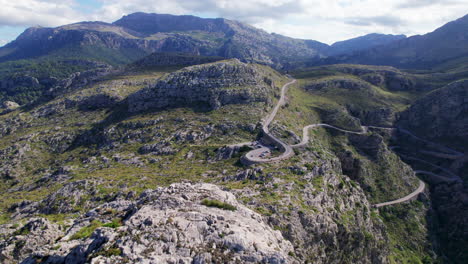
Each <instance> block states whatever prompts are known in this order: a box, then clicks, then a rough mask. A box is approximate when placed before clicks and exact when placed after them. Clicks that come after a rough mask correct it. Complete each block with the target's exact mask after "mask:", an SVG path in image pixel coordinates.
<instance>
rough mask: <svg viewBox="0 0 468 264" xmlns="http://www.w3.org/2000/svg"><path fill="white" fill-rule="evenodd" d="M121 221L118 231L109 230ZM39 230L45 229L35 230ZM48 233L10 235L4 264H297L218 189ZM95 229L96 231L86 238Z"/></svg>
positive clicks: (176, 193) (172, 192)
mask: <svg viewBox="0 0 468 264" xmlns="http://www.w3.org/2000/svg"><path fill="white" fill-rule="evenodd" d="M215 200H216V201H218V203H212V204H209V203H207V202H206V201H211V202H213V201H215ZM203 201H205V202H203ZM115 219H120V220H119V221H120V224H117V225H109V224H106V223H109V222H110V221H112V220H114V222H115ZM36 222H38V223H41V226H44V227H43V228H29V226H37V224H35V223H36ZM49 225H51V224H50V223H49V222H47V221H46V220H43V219H39V220H36V219H33V220H31V221H30V222H29V223H28V224H26V225H25V226H24V227H22V228H20V229H19V231H16V233H15V234H13V235H11V234H10V235H9V239H8V240H5V241H3V242H1V243H0V260H2V263H17V261H24V262H22V263H37V262H36V260H40V261H42V262H41V263H122V262H123V261H128V262H130V263H187V264H188V263H296V262H295V260H294V259H293V257H291V256H289V255H290V252H293V251H294V249H293V247H292V245H291V243H290V242H289V241H287V240H286V239H285V238H284V237H283V236H282V235H281V232H280V231H275V230H273V229H272V228H271V227H269V226H268V225H267V224H266V223H265V221H264V219H263V217H262V216H261V215H259V214H258V213H256V212H254V211H252V210H250V209H248V208H247V207H245V206H244V205H242V204H241V203H239V202H238V201H237V200H236V198H235V196H234V195H233V194H232V193H230V192H227V191H223V190H221V189H220V188H219V187H217V186H215V185H212V184H188V183H178V184H173V185H171V186H169V187H167V188H158V189H156V190H149V191H145V192H144V193H143V194H142V195H141V196H140V197H139V198H138V199H137V200H136V201H128V200H116V201H113V202H110V203H106V204H104V205H102V206H100V207H98V208H95V209H93V210H91V211H89V212H88V213H87V214H86V215H84V216H82V217H80V218H78V219H76V220H75V221H74V222H73V224H72V225H71V227H69V228H68V229H67V230H65V232H63V231H60V230H61V229H60V228H59V227H53V228H52V227H49ZM90 226H94V227H95V229H94V231H93V232H92V234H91V235H89V236H84V235H83V232H81V231H82V230H83V228H85V229H86V228H89V227H90ZM26 228H27V230H28V232H22V231H21V230H23V229H26ZM1 230H3V229H0V231H1ZM53 230H56V231H55V233H53V234H52V233H50V232H52V231H53ZM91 230H92V229H91ZM23 233H27V235H21V234H23ZM36 233H37V234H36ZM49 233H50V234H49ZM37 235H42V236H43V237H44V238H45V239H43V240H40V239H37ZM63 235H64V236H63ZM61 236H63V238H61ZM15 241H16V242H15ZM55 241H56V242H55ZM16 244H21V245H23V247H22V248H21V249H15V248H16V247H17V246H16ZM15 252H16V253H15ZM18 252H19V253H20V254H17V253H18Z"/></svg>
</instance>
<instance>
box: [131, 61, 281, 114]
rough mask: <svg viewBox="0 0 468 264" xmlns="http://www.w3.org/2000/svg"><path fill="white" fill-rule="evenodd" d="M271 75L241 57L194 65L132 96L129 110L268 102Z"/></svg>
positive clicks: (271, 87) (216, 106)
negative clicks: (246, 62)
mask: <svg viewBox="0 0 468 264" xmlns="http://www.w3.org/2000/svg"><path fill="white" fill-rule="evenodd" d="M270 78H271V76H268V75H267V74H265V73H262V72H261V70H259V69H257V67H255V66H253V65H248V64H244V63H242V62H239V61H238V60H231V61H226V62H218V63H214V64H207V65H200V66H192V67H188V68H185V69H183V70H181V71H177V72H175V73H173V74H171V75H169V76H168V77H166V78H165V79H163V80H161V81H159V82H158V83H156V84H155V85H154V86H152V87H148V88H146V89H143V90H141V91H139V92H137V93H136V94H134V95H132V96H130V97H129V100H128V103H129V111H130V112H137V111H143V110H146V109H150V108H159V109H161V108H164V107H171V106H172V107H174V106H182V105H196V104H201V105H202V106H203V105H204V106H208V107H209V108H211V109H215V108H219V107H220V106H222V105H227V104H246V103H251V102H268V100H269V96H268V94H269V93H271V90H272V89H274V84H273V81H272V79H270Z"/></svg>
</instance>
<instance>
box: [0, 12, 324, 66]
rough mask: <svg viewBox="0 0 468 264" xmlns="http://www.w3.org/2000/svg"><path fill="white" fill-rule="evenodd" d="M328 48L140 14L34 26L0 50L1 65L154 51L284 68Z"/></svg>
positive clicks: (241, 28)
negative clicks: (57, 25)
mask: <svg viewBox="0 0 468 264" xmlns="http://www.w3.org/2000/svg"><path fill="white" fill-rule="evenodd" d="M328 48H329V46H328V45H326V44H323V43H320V42H317V41H310V40H300V39H293V38H289V37H285V36H281V35H278V34H269V33H267V32H265V31H263V30H260V29H257V28H254V27H252V26H249V25H246V24H243V23H240V22H237V21H231V20H227V19H222V18H218V19H205V18H199V17H194V16H173V15H161V14H146V13H134V14H131V15H128V16H125V17H123V18H122V19H120V20H118V21H116V22H115V23H113V24H108V23H103V22H81V23H76V24H71V25H65V26H61V27H57V28H42V27H34V28H29V29H27V30H26V31H25V32H24V33H23V34H21V35H20V36H19V37H18V38H17V39H16V40H15V41H13V42H11V43H9V44H7V45H6V46H4V47H2V48H0V62H4V61H11V60H17V59H30V58H37V57H43V56H47V57H60V58H63V57H66V58H73V59H76V58H80V59H83V58H85V59H93V60H100V61H103V62H107V63H111V64H125V63H129V62H133V61H135V60H137V59H139V58H142V57H144V56H145V55H148V54H150V53H153V52H184V53H191V54H194V55H204V56H221V57H225V58H238V59H240V60H243V61H247V62H256V63H261V64H268V65H271V66H274V67H276V68H281V67H282V66H283V64H284V63H287V62H291V61H295V60H299V59H304V58H309V59H312V58H319V57H323V56H325V55H326V52H327V50H328Z"/></svg>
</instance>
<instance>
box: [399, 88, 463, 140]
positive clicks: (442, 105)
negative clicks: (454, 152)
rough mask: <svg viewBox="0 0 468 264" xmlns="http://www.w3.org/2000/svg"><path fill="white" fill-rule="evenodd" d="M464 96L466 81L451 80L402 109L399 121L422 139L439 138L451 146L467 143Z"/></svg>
mask: <svg viewBox="0 0 468 264" xmlns="http://www.w3.org/2000/svg"><path fill="white" fill-rule="evenodd" d="M467 98H468V81H466V80H463V81H457V82H454V83H452V84H449V85H447V86H446V87H443V88H441V89H439V90H436V91H433V92H431V93H429V94H428V95H426V96H424V97H423V98H421V99H419V100H418V101H416V102H415V103H414V104H413V105H412V106H411V107H410V108H409V109H408V110H406V111H405V112H403V113H402V116H401V119H400V121H399V124H400V125H401V126H403V127H405V128H408V129H410V130H411V131H414V132H415V133H416V134H417V135H419V136H420V137H422V138H425V139H429V140H436V141H437V140H441V141H442V142H447V143H449V144H452V145H453V146H454V147H457V146H460V143H462V144H465V146H466V144H467V143H468V142H467V140H466V139H467V137H468V100H467ZM450 142H452V143H450ZM455 142H457V143H455Z"/></svg>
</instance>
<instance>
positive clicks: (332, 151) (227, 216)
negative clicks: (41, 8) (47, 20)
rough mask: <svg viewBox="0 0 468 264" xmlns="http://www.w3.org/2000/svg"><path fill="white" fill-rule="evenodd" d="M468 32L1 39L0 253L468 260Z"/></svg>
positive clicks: (27, 35)
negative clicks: (321, 37) (325, 37)
mask: <svg viewBox="0 0 468 264" xmlns="http://www.w3.org/2000/svg"><path fill="white" fill-rule="evenodd" d="M187 3H188V2H187ZM192 4H193V3H192ZM192 4H190V5H192ZM290 4H292V3H286V4H281V6H282V7H284V8H288V6H289V5H290ZM436 4H440V3H436ZM436 4H434V5H436ZM187 5H188V4H187ZM193 5H195V4H193ZM198 5H202V3H201V2H200V3H197V6H198ZM418 5H419V4H418ZM265 12H266V11H265ZM372 20H373V21H374V20H375V21H377V22H379V21H380V22H379V23H381V22H382V21H387V20H386V19H385V18H383V17H376V18H372ZM377 22H375V23H377ZM356 23H361V24H362V23H364V24H365V25H367V24H369V25H370V24H373V23H374V22H372V23H371V22H365V21H364V22H360V21H357V20H356V21H355V20H354V19H353V20H352V21H349V25H351V24H356ZM0 24H1V22H0ZM364 24H362V25H364ZM465 24H466V16H465V17H462V18H460V19H458V20H456V21H454V22H450V23H448V24H446V25H444V26H442V27H441V28H439V29H437V30H435V31H434V32H432V33H428V34H426V35H423V36H411V37H406V36H404V35H383V34H378V33H375V34H368V35H365V36H362V37H357V38H353V39H350V40H345V41H340V42H337V43H335V44H332V45H327V44H323V43H320V42H317V41H313V40H303V39H295V38H290V37H286V36H282V35H279V34H275V33H268V32H266V31H264V30H261V29H258V28H255V27H253V26H250V25H248V24H246V23H243V22H238V21H234V20H230V19H224V18H200V17H195V16H189V15H184V16H175V15H169V14H168V15H164V14H149V13H141V12H138V13H133V14H129V15H126V16H124V17H123V18H121V19H119V20H117V21H115V22H113V23H105V22H99V21H95V22H78V23H74V24H69V25H63V26H59V27H55V28H45V27H39V26H36V27H32V28H28V29H26V31H25V32H24V33H22V34H21V35H20V36H19V37H18V38H17V39H16V40H14V41H12V42H11V43H9V44H7V45H5V46H4V47H1V48H0V183H1V184H0V263H2V264H3V263H5V264H14V263H15V264H16V263H22V264H39V263H49V264H86V263H92V264H105V263H107V264H124V263H144V264H156V263H158V264H159V263H161V264H182V263H183V264H212V263H227V264H237V263H252V264H253V263H265V264H266V263H271V264H289V263H291V264H299V263H309V264H310V263H317V264H348V263H360V264H361V263H362V264H441V263H444V264H445V263H447V264H462V263H463V264H465V263H467V262H468V254H467V251H466V249H467V248H468V245H467V241H468V237H467V234H466V229H467V221H466V219H467V218H468V215H467V212H468V210H466V209H467V205H468V196H467V193H468V192H467V188H466V187H467V184H466V181H467V180H468V157H467V154H466V153H467V151H468V141H467V139H468V133H467V132H468V119H467V117H468V108H467V107H468V99H467V98H468V81H467V79H468V64H467V61H468V60H467V59H466V52H465V50H466V45H464V43H465V42H466V37H465V36H466V30H465V29H466V27H463V25H465ZM337 32H339V30H338V31H337ZM465 44H466V43H465ZM351 63H362V64H351ZM368 64H373V65H368Z"/></svg>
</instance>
